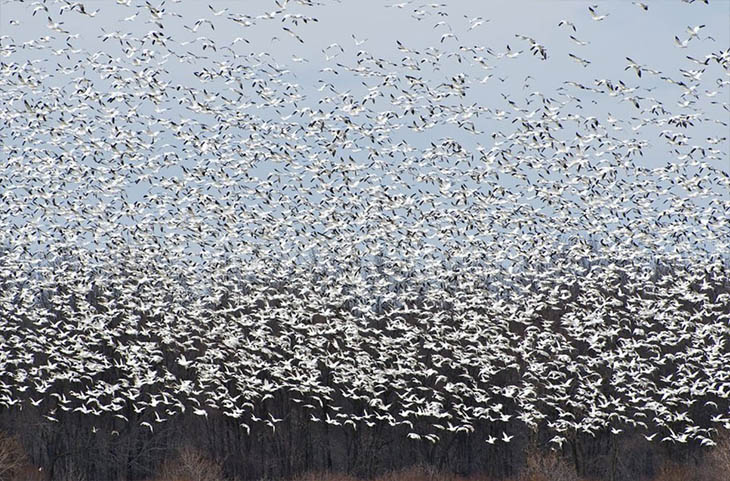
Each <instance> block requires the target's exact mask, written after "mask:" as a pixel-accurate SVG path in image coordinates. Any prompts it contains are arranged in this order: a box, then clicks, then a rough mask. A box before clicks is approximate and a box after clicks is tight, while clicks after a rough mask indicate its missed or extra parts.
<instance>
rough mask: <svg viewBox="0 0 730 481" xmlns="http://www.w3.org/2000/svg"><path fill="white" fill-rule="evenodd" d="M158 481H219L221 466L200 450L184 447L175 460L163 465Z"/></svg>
mask: <svg viewBox="0 0 730 481" xmlns="http://www.w3.org/2000/svg"><path fill="white" fill-rule="evenodd" d="M158 479H159V481H221V480H222V479H223V469H222V468H221V465H220V464H219V463H217V462H215V461H214V460H212V459H211V458H210V457H208V456H206V455H205V454H204V453H202V452H201V451H200V450H198V449H195V448H193V447H190V446H186V447H184V448H182V449H180V450H179V451H178V455H177V457H176V458H174V459H172V460H169V461H166V462H165V463H163V465H162V468H161V469H160V475H159V478H158Z"/></svg>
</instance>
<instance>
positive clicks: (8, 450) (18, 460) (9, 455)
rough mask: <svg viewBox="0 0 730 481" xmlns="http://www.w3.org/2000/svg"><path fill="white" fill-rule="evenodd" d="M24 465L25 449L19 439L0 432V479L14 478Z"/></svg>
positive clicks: (1, 480) (0, 480)
mask: <svg viewBox="0 0 730 481" xmlns="http://www.w3.org/2000/svg"><path fill="white" fill-rule="evenodd" d="M26 465H27V464H26V456H25V451H24V450H23V446H22V445H21V444H20V441H18V439H17V438H15V437H13V436H9V435H7V434H5V433H3V432H0V481H7V480H11V479H15V477H16V476H17V475H18V474H19V473H20V470H21V469H22V468H23V467H24V466H26Z"/></svg>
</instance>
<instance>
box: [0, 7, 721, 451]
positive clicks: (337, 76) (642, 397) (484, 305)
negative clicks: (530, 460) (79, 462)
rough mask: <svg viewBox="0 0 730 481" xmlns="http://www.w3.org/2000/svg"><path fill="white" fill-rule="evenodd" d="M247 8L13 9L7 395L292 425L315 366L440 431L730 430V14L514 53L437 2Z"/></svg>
mask: <svg viewBox="0 0 730 481" xmlns="http://www.w3.org/2000/svg"><path fill="white" fill-rule="evenodd" d="M707 3H708V2H707V1H705V2H701V1H691V0H690V1H680V0H678V1H677V2H676V4H672V5H671V6H669V4H670V2H662V4H661V5H662V8H665V9H666V8H671V9H680V10H681V9H687V11H689V9H692V10H693V11H694V9H703V8H704V9H709V8H711V6H709V5H707ZM245 4H246V5H248V3H245ZM200 5H202V2H201V3H200V4H199V5H198V7H199V6H200ZM225 5H226V8H222V7H221V6H219V5H216V4H213V5H207V4H206V5H203V8H202V9H201V8H199V9H198V10H197V12H198V13H196V14H195V15H191V14H190V12H189V9H190V6H189V5H186V4H185V3H183V2H180V1H178V2H175V1H171V0H166V1H162V2H153V1H151V0H150V1H145V2H142V1H139V0H116V2H108V3H107V2H105V3H101V2H94V3H93V8H91V7H92V6H90V5H88V3H87V4H84V2H83V1H81V2H76V1H70V0H61V1H51V0H39V1H35V2H29V1H28V2H22V1H21V2H13V1H6V2H5V3H4V4H3V6H2V9H3V10H4V13H3V16H2V22H3V25H2V27H1V29H0V33H2V35H1V36H0V79H1V80H0V83H1V85H2V89H0V98H1V99H2V105H3V107H2V110H1V111H0V116H1V117H0V124H1V127H0V148H1V149H2V162H1V163H0V411H3V410H5V411H7V410H12V409H37V410H39V411H40V412H42V413H43V415H44V417H45V418H46V419H47V420H48V422H58V421H59V420H62V418H63V416H64V415H65V413H80V414H83V415H85V416H108V415H113V416H116V417H118V418H120V419H121V420H123V421H124V422H136V423H138V424H140V425H142V426H144V427H145V428H148V429H149V430H151V431H154V430H155V429H156V427H157V425H158V424H161V423H165V422H167V421H168V420H169V419H172V418H174V417H175V416H177V415H179V414H182V413H185V412H187V413H193V414H195V415H199V416H201V417H204V418H206V419H207V417H208V416H209V415H210V414H211V413H213V412H217V413H222V414H224V415H225V416H229V417H231V418H233V419H236V420H237V421H238V422H239V423H241V425H242V426H245V427H247V428H248V427H249V426H251V425H252V424H253V423H260V424H263V425H268V426H270V427H271V428H272V429H276V424H277V422H280V421H281V419H282V416H283V414H282V413H278V412H277V413H274V412H271V413H268V415H266V416H264V417H262V416H261V415H260V414H259V415H257V413H259V412H260V411H258V410H257V409H256V408H257V407H260V406H261V405H262V404H263V403H266V401H267V400H268V399H270V398H272V397H274V396H276V395H277V394H278V393H282V392H286V393H287V399H288V400H289V402H291V403H297V404H299V405H300V406H304V407H305V408H306V409H309V410H311V419H312V421H313V422H315V421H316V422H324V423H329V424H332V425H340V426H342V428H343V429H358V428H359V427H360V426H363V425H373V423H388V424H389V425H392V426H406V427H408V428H409V429H408V431H409V434H408V435H407V436H408V437H409V438H412V439H415V440H419V439H420V440H423V441H424V442H429V441H430V442H437V441H438V440H439V439H440V437H441V436H442V435H443V433H444V432H446V431H451V432H462V431H463V432H471V431H473V430H474V428H473V426H474V423H476V422H477V421H484V420H487V421H489V422H491V423H494V425H495V426H497V427H498V429H496V430H495V431H494V432H495V433H501V435H494V436H489V437H488V438H487V439H485V440H484V441H486V442H487V443H490V444H494V443H503V442H505V443H506V442H510V440H511V439H512V438H513V436H514V435H515V429H514V426H515V424H516V423H521V424H522V425H524V426H527V427H529V428H537V427H543V428H546V429H549V430H550V432H551V433H552V435H553V437H552V439H551V442H550V443H551V445H553V446H556V447H559V446H561V445H562V443H563V441H564V440H565V439H566V436H568V435H569V434H570V433H597V432H599V431H604V432H605V431H608V430H610V431H611V432H612V433H614V434H620V433H621V432H623V431H625V430H634V431H636V430H638V431H640V432H641V433H642V434H643V435H644V436H645V437H646V439H648V440H655V441H664V442H672V443H701V444H703V445H712V444H713V443H714V441H713V439H714V438H715V435H716V434H717V433H718V431H720V430H727V429H728V428H730V404H729V402H728V400H729V397H730V349H729V346H730V283H729V281H728V278H729V277H728V269H729V268H730V257H729V256H728V247H729V246H730V222H728V219H729V218H730V161H729V155H728V145H729V144H728V139H727V136H726V134H727V132H728V124H727V119H728V112H729V111H730V110H729V109H730V107H729V105H728V98H729V95H730V93H729V92H730V88H729V85H730V49H728V48H727V45H725V46H721V45H719V44H720V42H721V41H722V39H721V40H716V39H715V38H713V37H712V36H711V35H710V34H711V33H713V32H712V31H710V27H707V26H706V25H705V24H699V25H689V26H687V29H686V30H684V31H679V32H666V33H665V35H664V36H665V37H666V39H663V40H661V42H663V44H664V45H665V47H666V48H664V49H663V50H661V52H657V54H656V56H647V55H643V56H642V55H637V54H636V53H634V52H601V57H603V58H601V57H596V56H592V55H591V54H590V52H589V50H588V48H589V47H588V46H589V44H591V43H593V44H594V45H595V43H597V42H599V40H600V38H602V36H603V37H605V36H611V35H615V34H616V32H617V31H618V30H619V29H620V27H618V26H615V25H614V26H611V22H612V20H613V19H614V18H616V16H617V14H616V13H615V12H614V11H612V8H614V7H617V4H614V3H606V4H603V5H589V4H585V5H582V6H581V7H580V9H578V8H577V7H576V8H573V9H572V10H571V12H573V17H571V18H567V19H563V20H561V21H560V22H559V23H558V22H555V23H552V24H551V25H549V26H543V28H542V30H540V31H541V32H542V36H543V37H546V36H547V34H546V33H545V31H546V30H545V29H549V30H550V32H551V34H550V35H551V36H552V37H554V38H555V39H557V40H552V41H548V40H547V39H542V40H541V39H540V38H538V37H539V35H538V34H533V35H530V36H528V35H524V34H523V32H522V31H518V32H512V34H513V35H511V40H510V41H509V44H508V45H507V46H506V49H505V48H504V47H503V45H504V43H500V44H499V45H497V44H496V42H491V41H490V35H489V32H490V29H491V28H496V25H495V24H496V23H497V22H493V21H491V20H492V19H490V18H488V14H483V15H482V16H473V17H472V16H468V15H467V16H466V18H464V15H461V14H459V15H456V14H452V13H450V11H449V6H447V5H446V4H440V3H431V4H429V3H425V4H422V3H419V2H418V1H413V0H412V1H406V2H403V3H397V4H389V5H387V6H386V8H384V9H383V10H382V12H381V13H379V14H378V15H383V17H384V18H385V17H386V16H392V15H401V16H402V17H403V18H404V19H405V20H404V22H405V21H407V22H410V23H409V25H412V28H414V29H416V28H418V29H422V31H423V32H426V33H425V34H424V35H423V36H422V37H421V38H420V40H418V42H420V43H418V42H417V41H416V40H408V39H405V37H404V38H399V39H397V41H395V42H393V43H389V44H388V45H387V46H386V47H380V46H379V45H380V44H379V43H378V42H377V40H368V39H367V38H365V36H367V34H366V35H365V36H363V35H360V34H356V33H353V34H352V35H349V34H348V36H347V37H346V39H344V40H341V41H340V42H338V43H331V44H329V45H327V46H325V47H324V48H322V49H319V48H317V49H315V50H314V53H311V51H310V52H309V53H307V54H305V55H301V54H298V52H301V51H303V50H298V49H305V48H307V44H308V43H309V42H314V41H315V40H312V38H313V36H316V35H315V34H314V33H313V32H316V31H318V29H321V28H324V27H323V25H324V24H325V22H324V20H323V19H322V20H321V18H322V17H321V16H322V15H323V13H322V12H325V13H326V12H327V9H330V8H342V5H341V4H339V3H337V2H328V1H326V0H322V1H321V2H319V1H315V0H289V1H287V0H277V1H276V2H272V4H271V5H269V4H268V3H267V4H266V5H265V10H266V11H264V12H263V13H261V14H249V13H250V12H245V11H236V9H239V10H245V9H244V7H243V5H244V3H243V2H241V3H234V2H227V3H226V4H225ZM570 5H571V8H572V7H575V5H576V4H575V3H571V4H570ZM579 5H580V4H579ZM206 7H207V8H206ZM586 7H587V8H586ZM196 8H197V7H196ZM621 8H627V7H626V4H623V6H622V7H621ZM628 8H631V9H632V15H634V16H636V18H639V19H640V20H638V21H642V22H647V23H651V22H652V21H655V20H654V18H653V16H652V14H653V13H654V12H653V10H654V9H655V6H654V5H653V4H649V3H640V2H634V3H633V6H631V7H628ZM708 11H709V10H708ZM11 12H12V18H9V16H10V15H11ZM575 12H578V13H575ZM110 15H111V16H113V17H114V18H113V20H109V18H110V17H109V16H110ZM199 15H200V18H196V17H198V16H199ZM46 18H47V25H46V27H47V28H45V29H43V28H41V29H40V30H39V29H35V30H33V29H30V28H24V25H29V24H30V22H35V23H33V25H37V24H38V20H39V19H40V20H42V22H43V23H45V22H46V20H45V19H46ZM104 19H106V20H104ZM107 20H109V21H107ZM320 20H321V21H320ZM710 20H711V19H708V21H707V22H706V23H707V24H709V23H710ZM409 28H411V27H409ZM660 28H661V27H660ZM262 32H263V33H262ZM231 33H232V34H233V36H232V37H231V38H227V37H226V35H228V34H231ZM390 33H391V34H393V32H390ZM396 33H397V32H396ZM377 34H378V33H377V32H372V33H371V34H370V35H369V36H370V37H373V36H374V35H377ZM256 35H258V36H259V37H260V36H261V35H264V36H266V35H268V37H267V40H266V42H263V43H262V42H260V41H258V40H255V37H256ZM715 35H720V33H717V32H715ZM28 36H30V38H29V37H28ZM533 36H534V37H535V38H533ZM26 38H27V39H26ZM256 38H258V37H256ZM424 39H425V40H424ZM331 40H333V39H328V41H331ZM335 40H336V39H335ZM563 40H565V41H566V43H565V44H564V43H562V41H563ZM270 45H275V46H276V47H271V49H274V48H276V49H278V50H277V51H280V50H285V51H286V54H285V55H284V56H283V58H282V56H281V55H278V54H276V53H272V52H273V50H271V51H268V50H267V49H269V46H270ZM369 45H376V46H377V49H375V48H371V47H369ZM564 45H567V46H568V47H567V48H564ZM637 48H638V47H637ZM584 52H588V53H584ZM298 55H301V56H298ZM611 56H613V57H611ZM614 57H615V59H619V61H620V64H617V65H618V68H616V69H614V70H612V71H611V72H609V73H608V74H607V75H602V77H603V78H596V76H595V74H594V72H598V71H601V70H600V69H605V68H606V65H613V64H612V63H611V62H612V61H613V60H611V58H614ZM661 59H664V60H661ZM666 59H669V60H666ZM571 60H572V61H575V62H576V63H572V62H571ZM563 61H565V62H566V63H565V64H563V63H562V62H563ZM654 62H657V63H661V62H664V64H663V65H662V66H658V65H656V64H655V63H654ZM551 63H552V66H551ZM513 65H520V66H521V67H519V68H522V69H524V72H523V73H522V74H519V72H520V70H519V68H518V67H514V66H513ZM556 65H559V66H560V67H557V66H556ZM665 65H669V67H666V66H665ZM320 67H321V68H320ZM556 70H559V72H557V73H556ZM515 72H518V73H517V74H516V73H515ZM525 73H529V75H525ZM518 75H519V76H518ZM556 75H557V77H558V78H555V77H556ZM543 85H544V88H543V89H542V91H539V90H537V88H541V86H543ZM325 404H326V405H328V406H329V410H328V411H326V413H323V411H322V409H321V408H322V406H324V405H325ZM356 406H357V408H356ZM130 412H133V413H135V416H134V420H132V419H130V418H131V416H130V415H129V414H128V413H130ZM95 429H96V428H95Z"/></svg>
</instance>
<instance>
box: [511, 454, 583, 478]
mask: <svg viewBox="0 0 730 481" xmlns="http://www.w3.org/2000/svg"><path fill="white" fill-rule="evenodd" d="M577 480H578V475H577V474H575V469H573V467H572V466H571V465H570V464H569V463H568V462H566V461H565V460H564V459H563V458H562V457H560V455H558V454H557V453H556V452H554V451H548V452H543V451H531V452H530V453H529V454H528V455H527V459H526V466H525V469H524V470H523V471H522V472H521V473H520V474H519V475H518V476H517V478H516V481H577Z"/></svg>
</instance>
